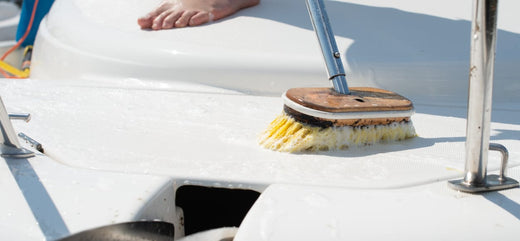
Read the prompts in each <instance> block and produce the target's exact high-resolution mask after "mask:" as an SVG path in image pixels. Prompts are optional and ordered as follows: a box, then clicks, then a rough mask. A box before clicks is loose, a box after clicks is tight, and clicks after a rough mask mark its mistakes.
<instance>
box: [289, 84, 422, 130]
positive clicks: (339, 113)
mask: <svg viewBox="0 0 520 241" xmlns="http://www.w3.org/2000/svg"><path fill="white" fill-rule="evenodd" d="M283 98H284V103H285V105H284V111H285V112H286V113H287V114H288V115H290V116H291V117H293V118H294V119H296V120H297V121H299V122H301V123H305V124H309V125H313V126H320V127H331V126H366V125H387V124H390V123H392V122H402V121H410V116H411V115H412V114H413V113H414V108H413V104H412V102H411V101H410V100H408V99H407V98H405V97H403V96H401V95H399V94H396V93H394V92H391V91H387V90H382V89H376V88H369V87H362V88H359V87H358V88H350V94H349V95H343V94H338V93H337V92H335V91H334V90H333V89H332V88H293V89H289V90H288V91H287V92H285V94H284V95H283Z"/></svg>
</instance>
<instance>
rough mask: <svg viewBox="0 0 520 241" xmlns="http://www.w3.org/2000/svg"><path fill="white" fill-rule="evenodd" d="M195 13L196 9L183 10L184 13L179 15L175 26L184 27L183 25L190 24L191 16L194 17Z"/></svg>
mask: <svg viewBox="0 0 520 241" xmlns="http://www.w3.org/2000/svg"><path fill="white" fill-rule="evenodd" d="M195 14H197V12H195V11H185V12H183V13H182V15H181V16H180V17H179V19H178V20H177V21H176V22H175V27H176V28H183V27H186V26H188V23H189V21H190V19H191V17H193V15H195Z"/></svg>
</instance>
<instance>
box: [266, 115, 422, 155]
mask: <svg viewBox="0 0 520 241" xmlns="http://www.w3.org/2000/svg"><path fill="white" fill-rule="evenodd" d="M416 135H417V134H416V133H415V129H414V127H413V125H412V123H411V121H410V122H399V123H397V122H394V123H391V124H389V125H371V126H362V127H352V126H340V127H327V128H323V127H317V126H311V125H307V124H302V123H300V122H298V121H296V120H295V119H294V118H292V117H291V116H289V115H287V114H286V113H282V114H280V115H279V116H277V117H276V118H275V120H273V122H271V124H270V125H269V126H268V128H267V129H266V130H265V131H264V132H263V133H262V134H261V136H260V138H259V143H260V145H261V146H263V147H265V148H267V149H271V150H275V151H281V152H304V151H310V152H312V151H326V150H342V149H347V148H349V147H353V146H363V145H372V144H375V143H378V142H387V141H397V140H404V139H408V138H412V137H415V136H416Z"/></svg>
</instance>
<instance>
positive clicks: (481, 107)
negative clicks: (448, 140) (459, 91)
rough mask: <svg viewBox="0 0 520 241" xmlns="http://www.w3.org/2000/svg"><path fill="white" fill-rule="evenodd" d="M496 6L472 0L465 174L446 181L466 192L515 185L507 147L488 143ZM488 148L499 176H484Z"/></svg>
mask: <svg viewBox="0 0 520 241" xmlns="http://www.w3.org/2000/svg"><path fill="white" fill-rule="evenodd" d="M497 5H498V0H474V1H473V19H472V25H471V26H472V27H471V33H472V38H471V60H470V61H471V62H470V66H471V68H470V72H469V97H468V118H467V123H466V150H465V153H466V165H465V171H464V173H465V174H464V178H463V179H460V180H451V181H448V185H449V186H450V187H451V188H453V189H455V190H458V191H463V192H469V193H478V192H487V191H497V190H503V189H508V188H514V187H518V186H519V184H518V182H517V181H516V180H514V179H512V178H508V177H506V169H507V162H508V157H509V154H508V151H507V149H506V148H505V147H504V146H502V145H500V144H495V143H489V136H490V129H491V106H492V92H493V91H492V90H493V72H494V62H495V49H496V34H497V29H496V25H497V7H498V6H497ZM489 150H492V151H499V152H500V153H501V154H502V164H501V168H500V175H487V161H488V151H489Z"/></svg>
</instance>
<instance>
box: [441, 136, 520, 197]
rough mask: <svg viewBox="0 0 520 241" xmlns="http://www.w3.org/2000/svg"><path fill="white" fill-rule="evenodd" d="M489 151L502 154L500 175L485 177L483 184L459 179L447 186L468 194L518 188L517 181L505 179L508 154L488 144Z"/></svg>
mask: <svg viewBox="0 0 520 241" xmlns="http://www.w3.org/2000/svg"><path fill="white" fill-rule="evenodd" d="M489 150H491V151H499V152H500V153H501V154H502V164H501V167H500V175H495V174H492V175H487V176H486V177H485V178H484V181H483V183H471V182H467V181H466V180H465V179H460V180H452V181H448V185H449V186H450V187H451V188H453V189H455V190H458V191H462V192H469V193H478V192H489V191H498V190H503V189H509V188H515V187H518V186H519V183H518V181H516V180H515V179H512V178H508V177H506V171H507V163H508V158H509V152H508V151H507V149H506V147H504V146H503V145H500V144H496V143H490V144H489Z"/></svg>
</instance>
